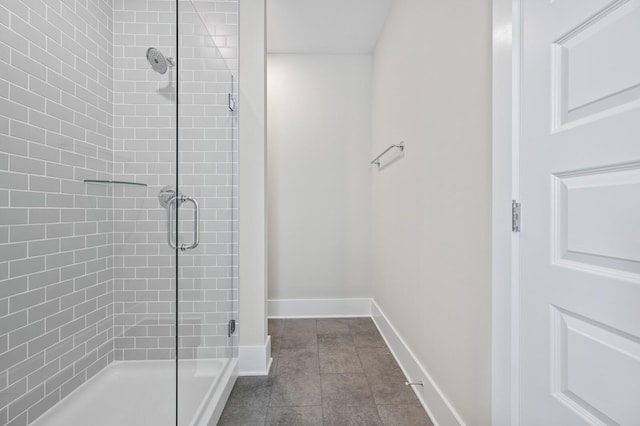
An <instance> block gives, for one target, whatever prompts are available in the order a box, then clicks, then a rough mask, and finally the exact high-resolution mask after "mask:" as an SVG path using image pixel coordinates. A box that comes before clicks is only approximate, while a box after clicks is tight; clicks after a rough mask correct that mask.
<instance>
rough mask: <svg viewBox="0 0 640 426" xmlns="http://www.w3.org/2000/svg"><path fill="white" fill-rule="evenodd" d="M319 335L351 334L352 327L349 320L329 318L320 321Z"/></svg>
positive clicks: (318, 323)
mask: <svg viewBox="0 0 640 426" xmlns="http://www.w3.org/2000/svg"><path fill="white" fill-rule="evenodd" d="M316 326H317V330H318V335H322V334H332V335H336V334H338V335H340V334H351V327H349V320H348V319H341V318H327V319H319V320H318V321H317V324H316Z"/></svg>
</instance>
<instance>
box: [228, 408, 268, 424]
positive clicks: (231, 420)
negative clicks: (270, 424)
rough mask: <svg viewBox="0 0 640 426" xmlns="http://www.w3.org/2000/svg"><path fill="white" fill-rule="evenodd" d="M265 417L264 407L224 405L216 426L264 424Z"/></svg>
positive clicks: (265, 410)
mask: <svg viewBox="0 0 640 426" xmlns="http://www.w3.org/2000/svg"><path fill="white" fill-rule="evenodd" d="M266 419H267V409H266V408H264V409H256V408H248V407H242V406H239V407H225V408H224V411H223V412H222V416H220V420H219V421H218V426H258V425H264V424H265V421H266Z"/></svg>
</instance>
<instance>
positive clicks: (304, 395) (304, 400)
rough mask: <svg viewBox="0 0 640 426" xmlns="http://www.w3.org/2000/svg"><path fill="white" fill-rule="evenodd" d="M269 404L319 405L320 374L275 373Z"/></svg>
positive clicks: (284, 405)
mask: <svg viewBox="0 0 640 426" xmlns="http://www.w3.org/2000/svg"><path fill="white" fill-rule="evenodd" d="M278 362H280V360H279V361H278ZM269 405H270V406H271V407H289V406H291V407H293V406H304V405H321V396H320V376H319V375H318V374H283V375H276V376H275V377H274V378H273V386H272V389H271V399H270V402H269Z"/></svg>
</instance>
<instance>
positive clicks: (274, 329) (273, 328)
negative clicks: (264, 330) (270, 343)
mask: <svg viewBox="0 0 640 426" xmlns="http://www.w3.org/2000/svg"><path fill="white" fill-rule="evenodd" d="M284 322H285V320H283V319H270V320H269V335H270V336H271V337H272V338H273V336H282V334H284Z"/></svg>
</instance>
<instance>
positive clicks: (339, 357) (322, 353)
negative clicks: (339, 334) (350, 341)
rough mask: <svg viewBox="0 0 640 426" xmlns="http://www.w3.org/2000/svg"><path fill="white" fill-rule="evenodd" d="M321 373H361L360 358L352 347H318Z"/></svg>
mask: <svg viewBox="0 0 640 426" xmlns="http://www.w3.org/2000/svg"><path fill="white" fill-rule="evenodd" d="M318 355H319V357H320V372H321V373H363V372H364V370H363V369H362V365H360V358H359V357H358V353H357V352H356V348H355V347H354V346H337V347H327V348H324V347H322V346H321V347H320V349H319V351H318Z"/></svg>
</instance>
